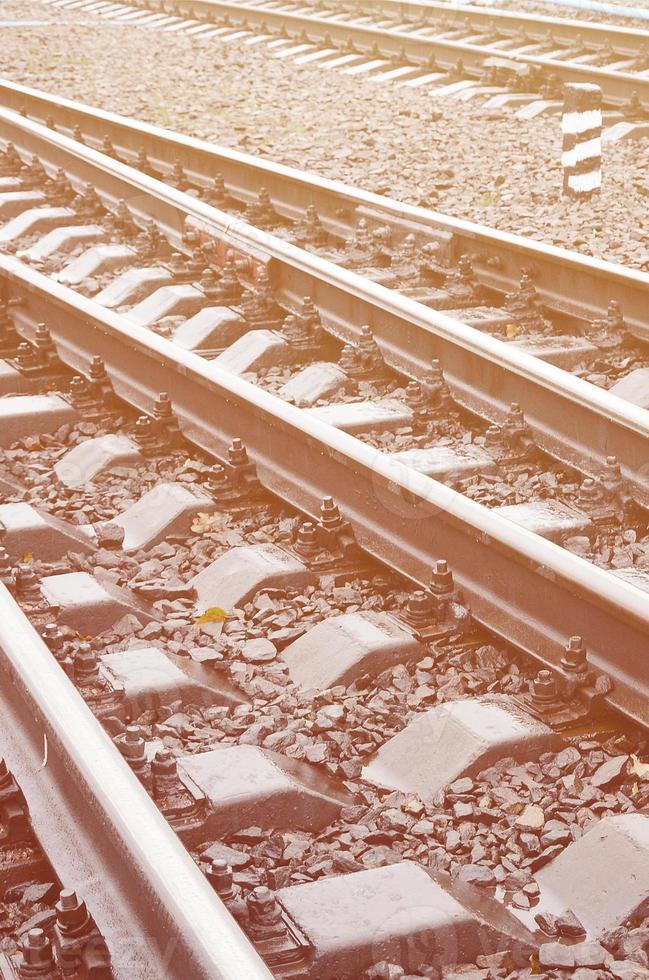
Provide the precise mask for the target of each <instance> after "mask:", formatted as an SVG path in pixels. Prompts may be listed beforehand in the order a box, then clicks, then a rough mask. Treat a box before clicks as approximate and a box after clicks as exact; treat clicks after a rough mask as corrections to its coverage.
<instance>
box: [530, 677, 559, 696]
mask: <svg viewBox="0 0 649 980" xmlns="http://www.w3.org/2000/svg"><path fill="white" fill-rule="evenodd" d="M557 694H558V691H557V682H556V681H555V679H554V675H553V674H552V671H550V670H540V671H539V672H538V674H537V676H536V677H535V679H534V680H533V681H532V697H533V698H534V700H535V701H541V702H551V701H556V698H557Z"/></svg>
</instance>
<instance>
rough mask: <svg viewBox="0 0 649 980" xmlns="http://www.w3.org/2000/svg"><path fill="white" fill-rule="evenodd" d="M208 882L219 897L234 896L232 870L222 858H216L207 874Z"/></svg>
mask: <svg viewBox="0 0 649 980" xmlns="http://www.w3.org/2000/svg"><path fill="white" fill-rule="evenodd" d="M207 877H208V880H209V881H210V883H211V885H212V887H213V888H214V890H215V892H216V893H217V895H219V896H221V898H226V897H228V898H229V897H230V896H231V895H232V883H233V878H232V868H231V867H230V865H229V864H228V863H227V861H224V860H223V859H222V858H214V860H213V861H212V865H211V867H210V870H209V871H208V872H207Z"/></svg>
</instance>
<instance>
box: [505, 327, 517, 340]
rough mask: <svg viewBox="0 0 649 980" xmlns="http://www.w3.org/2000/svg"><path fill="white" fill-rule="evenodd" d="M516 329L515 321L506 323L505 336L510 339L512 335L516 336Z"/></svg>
mask: <svg viewBox="0 0 649 980" xmlns="http://www.w3.org/2000/svg"><path fill="white" fill-rule="evenodd" d="M518 330H519V328H518V324H516V323H508V324H507V336H508V337H509V339H510V340H511V339H512V338H513V337H515V336H516V334H517V333H518Z"/></svg>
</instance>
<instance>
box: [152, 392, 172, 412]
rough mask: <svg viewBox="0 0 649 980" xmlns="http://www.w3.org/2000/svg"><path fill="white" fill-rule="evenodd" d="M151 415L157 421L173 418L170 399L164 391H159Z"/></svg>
mask: <svg viewBox="0 0 649 980" xmlns="http://www.w3.org/2000/svg"><path fill="white" fill-rule="evenodd" d="M153 414H154V415H155V417H156V418H157V419H170V418H173V414H174V413H173V408H172V405H171V398H170V397H169V395H168V393H167V392H166V391H161V392H160V394H159V395H158V397H157V398H156V400H155V402H154V405H153Z"/></svg>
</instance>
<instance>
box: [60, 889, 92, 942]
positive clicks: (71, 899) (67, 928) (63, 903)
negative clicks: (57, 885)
mask: <svg viewBox="0 0 649 980" xmlns="http://www.w3.org/2000/svg"><path fill="white" fill-rule="evenodd" d="M55 909H56V922H57V925H58V927H59V928H60V930H61V932H64V933H65V932H68V933H69V932H78V931H80V930H81V929H83V927H84V926H85V925H86V924H87V923H88V920H89V919H90V916H89V915H88V909H87V907H86V903H85V902H84V901H83V899H80V898H79V896H78V895H77V893H76V892H75V891H74V889H72V888H64V889H63V891H62V892H61V893H60V894H59V900H58V902H57V903H56V905H55Z"/></svg>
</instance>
